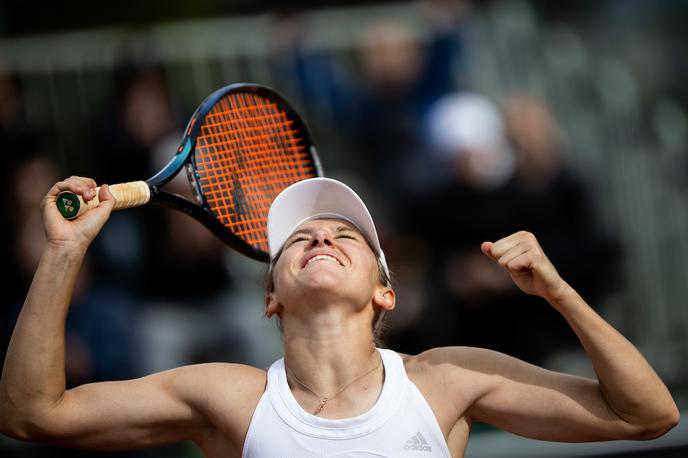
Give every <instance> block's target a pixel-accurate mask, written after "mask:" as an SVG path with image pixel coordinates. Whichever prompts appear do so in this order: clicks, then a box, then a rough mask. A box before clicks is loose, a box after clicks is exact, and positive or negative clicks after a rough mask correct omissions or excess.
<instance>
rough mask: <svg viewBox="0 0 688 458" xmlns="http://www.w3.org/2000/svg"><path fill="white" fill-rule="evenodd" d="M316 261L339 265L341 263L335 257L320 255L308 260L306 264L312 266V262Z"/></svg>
mask: <svg viewBox="0 0 688 458" xmlns="http://www.w3.org/2000/svg"><path fill="white" fill-rule="evenodd" d="M315 261H332V262H336V263H337V264H339V261H337V258H335V257H333V256H328V255H326V254H319V255H317V256H313V257H312V258H310V259H309V260H308V262H307V263H306V265H308V264H310V263H311V262H315Z"/></svg>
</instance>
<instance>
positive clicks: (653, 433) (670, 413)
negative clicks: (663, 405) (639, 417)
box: [631, 406, 681, 440]
mask: <svg viewBox="0 0 688 458" xmlns="http://www.w3.org/2000/svg"><path fill="white" fill-rule="evenodd" d="M680 420H681V414H680V412H679V410H678V408H676V406H674V408H673V409H670V410H667V412H666V413H664V414H663V415H661V416H658V417H657V419H655V420H654V421H651V422H647V423H645V424H643V425H640V426H638V427H637V428H634V429H635V431H633V434H632V437H631V439H635V440H653V439H657V438H659V437H661V436H663V435H664V434H666V433H668V432H669V431H671V430H672V429H673V428H674V427H675V426H676V425H678V423H679V421H680Z"/></svg>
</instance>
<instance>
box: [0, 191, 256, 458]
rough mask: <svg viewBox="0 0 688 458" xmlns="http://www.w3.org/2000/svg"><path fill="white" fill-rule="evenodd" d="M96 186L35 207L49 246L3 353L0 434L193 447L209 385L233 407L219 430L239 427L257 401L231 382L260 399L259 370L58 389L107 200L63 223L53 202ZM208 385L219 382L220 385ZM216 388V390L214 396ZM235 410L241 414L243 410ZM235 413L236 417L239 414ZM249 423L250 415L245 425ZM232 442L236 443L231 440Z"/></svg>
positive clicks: (199, 369)
mask: <svg viewBox="0 0 688 458" xmlns="http://www.w3.org/2000/svg"><path fill="white" fill-rule="evenodd" d="M95 186H96V184H95V182H94V181H93V180H91V179H87V178H79V177H72V178H70V179H68V180H65V181H63V182H60V183H57V184H56V185H55V186H54V187H53V188H52V189H51V190H50V192H49V193H48V194H47V196H46V197H45V199H44V201H43V204H42V205H43V219H44V226H45V231H46V235H47V239H48V243H47V247H46V249H45V252H44V253H43V255H42V258H41V261H40V263H39V266H38V269H37V271H36V273H35V276H34V279H33V282H32V284H31V288H30V290H29V293H28V295H27V298H26V302H25V303H24V306H23V308H22V311H21V314H20V316H19V319H18V320H17V324H16V326H15V329H14V333H13V335H12V339H11V342H10V345H9V349H8V352H7V356H6V358H5V364H4V368H3V373H2V379H1V380H0V432H2V433H4V434H6V435H8V436H11V437H14V438H17V439H21V440H27V441H35V442H46V443H53V444H58V445H63V446H68V447H77V448H86V449H99V450H121V449H134V448H142V447H150V446H157V445H162V444H166V443H170V442H174V441H178V440H184V439H192V440H195V441H197V442H202V440H203V436H204V435H205V434H207V433H208V431H209V429H210V428H209V425H210V423H211V420H210V419H209V417H210V415H211V414H212V403H211V402H210V401H209V398H210V397H211V396H212V393H213V386H225V387H228V388H229V392H228V393H226V398H227V399H233V398H234V397H236V398H237V399H235V400H236V401H237V403H236V408H234V409H232V412H235V413H236V415H235V416H231V415H228V416H227V417H226V418H225V419H223V420H224V423H223V424H224V425H226V426H227V428H228V429H229V430H230V431H229V432H228V436H231V432H232V431H240V430H241V429H242V428H243V427H244V426H243V425H242V424H241V423H242V420H241V419H242V418H244V417H245V416H246V415H245V414H243V413H242V412H243V410H245V409H246V408H248V409H249V411H250V404H249V405H248V406H246V407H244V406H243V404H242V402H244V403H245V402H246V401H242V399H246V400H247V401H250V400H251V399H253V398H255V397H256V396H257V395H259V393H250V394H251V395H250V396H247V392H246V391H247V389H244V391H243V393H242V395H243V397H240V396H239V395H238V394H237V393H238V391H237V390H233V389H231V388H232V385H231V382H232V380H235V381H236V380H241V379H245V380H246V382H247V386H248V387H254V388H255V389H254V390H253V391H257V390H258V391H259V387H261V381H260V377H261V375H260V373H259V372H260V371H257V370H252V368H247V367H244V366H238V365H204V366H188V367H184V368H178V369H173V370H170V371H167V372H162V373H159V374H154V375H150V376H148V377H144V378H141V379H137V380H131V381H118V382H104V383H94V384H87V385H82V386H80V387H77V388H74V389H71V390H66V389H65V388H66V384H65V371H64V352H65V343H64V328H65V319H66V316H67V311H68V308H69V303H70V301H71V297H72V292H73V288H74V283H75V280H76V277H77V274H78V272H79V269H80V266H81V264H82V260H83V258H84V255H85V253H86V250H87V248H88V246H89V245H90V243H91V242H92V241H93V239H94V238H95V237H96V235H97V234H98V233H99V231H100V230H101V228H102V227H103V225H104V224H105V222H106V221H107V219H108V217H109V215H110V212H111V209H112V206H113V203H114V201H113V198H112V195H111V194H110V193H109V191H108V188H107V186H103V187H102V188H101V189H100V195H99V198H100V205H99V206H98V207H97V208H96V209H94V210H93V211H91V212H88V213H86V214H84V215H83V216H81V217H79V218H77V219H75V220H73V221H66V220H65V219H64V218H63V217H62V216H61V215H60V213H59V212H58V210H57V208H56V205H55V198H56V196H57V194H58V193H59V192H60V191H63V190H67V189H68V190H70V191H72V192H75V193H77V194H79V195H82V196H83V197H84V199H85V200H87V201H88V200H90V199H92V198H93V197H94V196H95ZM217 379H222V380H223V381H224V382H225V383H224V385H221V384H220V383H215V382H219V380H217ZM215 389H217V388H215ZM242 409H243V410H242ZM240 414H241V415H240ZM249 418H250V416H249ZM240 435H241V433H238V434H237V436H240Z"/></svg>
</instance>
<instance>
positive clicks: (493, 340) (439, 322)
mask: <svg viewBox="0 0 688 458" xmlns="http://www.w3.org/2000/svg"><path fill="white" fill-rule="evenodd" d="M518 100H519V99H516V98H514V99H512V100H511V103H512V104H516V103H517V102H518ZM524 100H525V99H524ZM533 103H535V102H533ZM540 108H541V109H542V110H543V112H542V113H545V112H544V107H542V106H540ZM510 109H512V110H516V111H513V112H511V113H512V114H513V113H518V119H519V120H521V121H522V122H524V123H527V124H528V125H529V127H530V128H531V129H532V130H538V132H536V133H533V132H532V131H529V133H530V134H532V135H534V137H535V138H537V139H542V138H550V139H555V138H557V137H556V129H557V127H556V125H555V123H554V121H553V120H552V119H551V118H550V117H547V118H546V119H547V120H548V122H547V123H545V122H543V119H542V118H535V117H534V118H533V119H532V121H530V120H526V119H529V118H528V116H529V114H527V113H524V112H520V111H518V110H520V108H518V107H517V106H515V105H510ZM542 113H541V114H542ZM510 120H511V121H512V122H515V121H514V120H513V119H510ZM531 123H532V124H531ZM520 127H522V128H523V129H522V130H518V129H517V128H516V125H515V124H513V123H510V124H509V125H508V128H509V129H510V130H509V132H510V133H511V137H514V142H513V143H511V142H509V134H508V132H507V125H505V123H504V118H503V115H502V113H501V112H500V110H499V109H498V108H497V106H496V105H495V104H494V103H493V102H491V101H490V100H489V99H487V98H486V97H483V96H481V95H478V94H473V93H466V92H464V93H458V94H452V95H448V96H445V97H443V98H442V99H440V100H439V101H438V102H437V103H436V104H435V105H434V106H433V107H432V109H431V110H430V112H429V115H428V141H429V149H430V150H431V151H433V152H434V154H435V155H436V160H438V161H439V162H440V163H441V164H444V166H445V169H446V170H448V171H449V172H450V173H449V174H448V176H446V177H444V181H443V184H441V185H440V186H438V187H436V188H434V189H432V190H430V191H428V193H426V194H425V195H423V196H421V197H420V198H419V199H418V200H417V201H415V202H412V203H410V204H408V206H407V207H406V208H405V209H404V211H403V214H402V215H403V216H402V217H404V218H405V223H406V224H405V228H406V230H405V232H406V233H407V234H411V235H413V236H414V237H416V238H418V240H421V241H423V242H425V243H426V244H427V252H428V256H429V258H430V260H429V261H428V262H427V265H428V266H429V267H428V270H427V272H426V275H427V279H426V280H427V282H428V283H427V285H428V288H427V290H426V296H425V298H424V304H423V306H424V311H423V313H421V314H420V316H421V317H422V318H421V319H420V320H419V321H418V323H417V324H416V325H415V326H410V327H408V328H407V329H405V330H400V331H399V332H398V333H395V335H393V336H392V339H393V340H394V344H395V346H399V347H406V349H407V351H409V352H417V351H422V350H423V349H424V348H426V347H429V346H433V345H448V344H462V345H473V346H481V347H487V348H492V349H495V350H498V351H503V352H505V353H508V354H511V355H514V356H516V357H519V358H522V359H525V360H527V361H530V362H532V363H536V364H544V363H545V361H546V359H547V358H548V357H549V356H550V355H552V354H553V353H554V352H555V351H557V350H559V349H562V348H564V347H567V346H569V345H573V344H575V342H576V340H575V336H574V335H573V333H572V332H571V331H570V329H568V328H567V326H566V325H565V323H564V321H563V318H561V317H560V316H559V315H558V314H557V313H556V312H555V311H554V310H553V309H552V308H551V307H550V306H549V305H547V304H546V303H542V301H541V300H537V299H535V298H532V297H530V296H526V295H524V294H523V293H522V292H520V291H519V290H518V289H517V288H516V287H515V286H514V285H513V283H512V282H511V279H510V278H509V277H508V275H507V274H506V272H504V271H503V270H502V269H500V268H499V266H496V265H495V264H494V263H491V262H490V260H489V259H487V258H486V257H485V256H484V255H483V254H482V253H481V251H480V244H481V242H483V241H486V240H491V241H495V240H497V239H500V238H502V237H505V236H507V235H509V234H511V233H513V232H516V231H518V230H528V231H531V232H533V233H535V234H536V235H537V236H538V238H539V240H540V242H541V244H542V245H543V248H544V249H545V250H546V251H547V253H548V254H550V253H551V255H550V257H551V259H552V261H553V262H554V264H555V266H557V268H558V269H559V270H560V271H561V272H562V274H563V275H564V278H566V279H567V280H569V281H570V282H571V283H572V284H573V285H574V287H576V288H577V289H578V290H579V291H581V292H582V293H583V294H585V293H586V292H588V293H589V292H590V291H593V290H595V288H597V287H599V286H600V284H602V283H603V282H604V281H605V276H604V275H603V274H604V273H605V272H606V270H607V268H608V266H609V263H608V261H609V259H610V258H609V257H608V253H609V251H607V250H605V248H606V246H607V245H606V244H605V243H604V241H603V240H602V241H601V240H600V239H599V238H598V237H599V233H598V231H599V227H598V226H596V225H595V222H594V215H593V214H592V211H591V209H590V206H589V205H588V202H587V199H588V197H587V196H586V195H585V192H584V190H583V189H582V186H581V184H580V182H579V181H578V180H577V179H576V178H575V176H574V175H573V174H572V172H571V171H570V170H569V169H567V168H566V167H565V165H564V163H563V161H561V160H560V159H559V153H560V151H559V148H561V146H562V145H561V144H559V143H557V142H554V141H551V142H549V143H547V144H546V145H544V144H542V145H539V146H540V147H541V149H540V150H539V154H540V156H538V154H537V153H536V152H535V151H533V150H531V149H532V147H533V146H534V145H530V144H526V142H527V140H526V135H525V133H524V132H525V131H526V129H525V128H524V127H523V126H520ZM543 143H544V142H543ZM411 215H413V218H411V217H410V216H411ZM591 265H592V266H596V269H591V268H590V266H591ZM580 271H584V272H580ZM587 298H588V299H589V300H590V301H591V303H592V304H595V303H596V302H595V298H594V297H590V296H589V295H588V296H587ZM400 308H403V307H400Z"/></svg>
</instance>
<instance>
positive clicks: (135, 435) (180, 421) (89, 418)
mask: <svg viewBox="0 0 688 458" xmlns="http://www.w3.org/2000/svg"><path fill="white" fill-rule="evenodd" d="M188 372H189V368H179V369H174V370H170V371H166V372H161V373H158V374H153V375H150V376H147V377H143V378H140V379H135V380H128V381H115V382H102V383H92V384H86V385H82V386H79V387H77V388H74V389H71V390H68V391H66V392H65V394H64V396H63V397H62V398H61V399H60V401H59V402H58V403H56V404H55V405H54V406H53V407H52V408H51V409H50V410H49V412H47V414H46V415H44V417H43V418H42V419H41V420H40V421H39V422H38V423H37V424H36V425H34V428H35V431H33V432H32V436H35V437H37V438H38V439H41V440H43V441H45V442H49V443H54V444H57V445H62V446H67V447H74V448H82V449H90V450H124V449H129V450H131V449H138V448H148V447H156V446H161V445H164V444H168V443H172V442H176V441H180V440H186V439H195V437H194V435H195V434H197V433H198V432H199V431H200V430H201V429H202V426H203V424H204V421H205V420H204V418H203V417H202V415H201V414H200V413H199V412H198V411H197V410H196V409H195V408H194V407H193V405H192V403H190V402H189V401H188V399H185V395H184V392H185V390H186V389H187V387H186V386H185V385H187V384H188V380H184V379H185V378H188V374H187V373H188Z"/></svg>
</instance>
